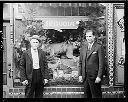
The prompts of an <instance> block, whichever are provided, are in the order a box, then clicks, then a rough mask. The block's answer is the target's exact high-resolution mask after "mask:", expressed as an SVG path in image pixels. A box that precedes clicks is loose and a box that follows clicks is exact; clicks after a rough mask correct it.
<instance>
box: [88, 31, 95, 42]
mask: <svg viewBox="0 0 128 102" xmlns="http://www.w3.org/2000/svg"><path fill="white" fill-rule="evenodd" d="M94 39H95V36H94V35H93V32H91V31H90V32H87V33H86V40H87V42H88V43H92V42H94Z"/></svg>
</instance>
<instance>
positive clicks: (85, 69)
mask: <svg viewBox="0 0 128 102" xmlns="http://www.w3.org/2000/svg"><path fill="white" fill-rule="evenodd" d="M103 71H104V52H103V47H102V45H101V44H99V43H98V42H97V41H96V37H95V33H94V32H93V30H87V32H86V41H85V42H84V43H83V44H82V47H81V49H80V73H79V74H80V76H79V81H83V83H84V97H85V98H102V92H101V80H102V76H103Z"/></svg>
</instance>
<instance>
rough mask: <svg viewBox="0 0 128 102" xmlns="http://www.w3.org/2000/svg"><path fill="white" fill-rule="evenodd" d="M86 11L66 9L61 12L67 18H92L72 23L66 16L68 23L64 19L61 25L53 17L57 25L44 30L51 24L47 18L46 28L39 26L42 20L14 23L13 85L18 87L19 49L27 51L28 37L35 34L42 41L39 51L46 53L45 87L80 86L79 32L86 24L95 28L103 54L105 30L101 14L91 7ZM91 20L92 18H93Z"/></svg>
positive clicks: (81, 35) (80, 39) (41, 24)
mask: <svg viewBox="0 0 128 102" xmlns="http://www.w3.org/2000/svg"><path fill="white" fill-rule="evenodd" d="M60 8H62V7H60ZM70 8H71V7H70ZM90 8H91V7H90ZM90 8H88V9H87V12H86V13H85V12H84V10H85V8H84V7H76V8H75V9H77V10H78V12H75V11H74V10H73V9H70V10H67V9H65V10H64V15H65V16H66V15H67V16H71V17H73V15H74V16H75V15H77V17H78V15H79V16H85V15H88V17H87V18H91V17H92V18H91V20H89V19H86V20H85V21H84V19H85V18H86V17H84V19H83V20H82V19H81V18H79V19H78V20H77V22H76V21H75V23H74V22H73V19H72V18H71V17H70V19H71V20H68V18H67V19H66V20H65V21H66V23H63V24H61V23H62V22H63V18H64V17H63V18H62V17H61V18H59V19H61V20H59V19H58V18H57V20H56V18H55V19H54V18H53V20H56V22H57V21H59V23H56V24H53V26H51V28H50V27H49V28H48V24H51V21H49V20H50V19H47V21H48V22H50V23H48V22H47V23H45V24H47V27H46V25H44V23H43V22H44V21H43V20H42V19H40V20H25V21H18V22H20V23H19V25H22V26H19V25H17V26H16V29H17V31H16V39H15V45H14V63H15V66H14V68H15V71H14V86H22V84H21V82H20V69H19V68H20V67H19V62H20V60H21V55H22V53H23V50H27V49H28V48H29V47H30V45H29V41H28V40H29V37H30V36H32V35H34V34H35V33H36V34H38V36H40V38H41V39H42V45H41V49H42V50H44V51H45V52H46V54H47V61H48V68H49V72H50V73H49V74H50V81H49V85H78V84H81V83H80V82H79V81H78V77H79V55H80V52H79V50H80V44H81V41H82V40H83V38H84V34H83V30H84V29H86V28H88V27H89V25H91V26H90V27H93V28H94V29H97V37H98V41H99V42H100V43H102V44H103V46H104V51H105V53H106V29H105V26H106V25H105V17H104V12H102V13H101V12H100V13H96V12H98V11H93V9H94V7H93V8H92V9H90ZM54 9H55V8H54ZM97 9H99V8H97ZM40 10H41V9H40ZM62 10H63V8H62ZM102 10H103V11H104V10H105V8H104V7H103V8H102ZM102 10H101V11H102ZM65 11H66V12H65ZM79 11H81V12H79ZM92 11H93V12H92ZM82 12H84V13H82ZM91 12H92V14H91ZM59 13H63V12H60V10H59V11H58V12H57V14H58V15H59ZM96 14H98V15H96ZM92 15H93V16H92ZM99 15H100V16H99ZM96 16H97V17H96ZM101 16H102V17H103V18H102V17H101ZM95 17H96V19H93V18H95ZM100 17H101V18H100ZM73 18H74V17H73ZM74 20H75V19H74ZM68 21H69V22H68ZM60 22H61V23H60ZM67 22H68V23H67ZM17 24H18V23H17ZM59 24H60V25H59ZM57 25H58V26H57ZM76 25H77V27H76ZM94 25H95V26H94ZM54 27H55V28H54ZM73 27H74V28H73ZM46 28H47V29H46ZM18 29H19V30H18ZM21 31H22V32H21ZM106 61H107V57H106ZM106 67H107V66H106ZM106 75H107V74H106Z"/></svg>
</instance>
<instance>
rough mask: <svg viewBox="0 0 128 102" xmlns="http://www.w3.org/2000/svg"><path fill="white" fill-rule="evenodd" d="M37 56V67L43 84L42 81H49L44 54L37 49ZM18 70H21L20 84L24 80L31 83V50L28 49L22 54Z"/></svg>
mask: <svg viewBox="0 0 128 102" xmlns="http://www.w3.org/2000/svg"><path fill="white" fill-rule="evenodd" d="M38 55H39V66H40V68H41V73H42V81H43V82H44V79H49V72H48V65H47V59H46V55H45V52H44V51H42V50H41V49H38ZM20 69H21V70H20V75H21V82H22V81H24V80H28V81H29V82H31V81H32V72H33V60H32V54H31V49H28V50H26V51H25V52H23V55H22V57H21V61H20Z"/></svg>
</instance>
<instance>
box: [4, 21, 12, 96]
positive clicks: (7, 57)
mask: <svg viewBox="0 0 128 102" xmlns="http://www.w3.org/2000/svg"><path fill="white" fill-rule="evenodd" d="M9 35H10V23H9V21H8V22H4V23H3V98H8V93H9V88H12V85H13V84H12V83H13V82H12V70H11V68H12V65H11V52H10V51H11V47H10V38H9V37H10V36H9Z"/></svg>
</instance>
